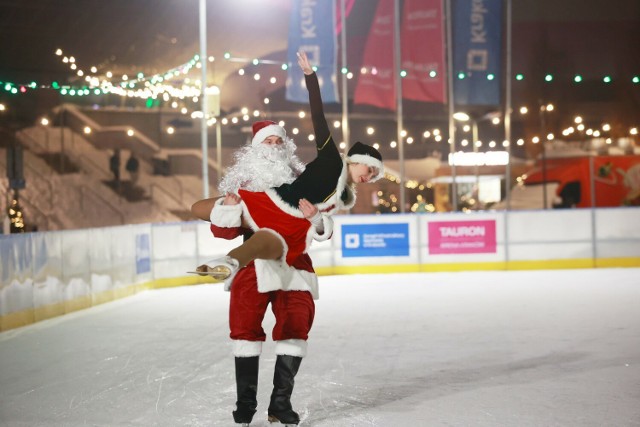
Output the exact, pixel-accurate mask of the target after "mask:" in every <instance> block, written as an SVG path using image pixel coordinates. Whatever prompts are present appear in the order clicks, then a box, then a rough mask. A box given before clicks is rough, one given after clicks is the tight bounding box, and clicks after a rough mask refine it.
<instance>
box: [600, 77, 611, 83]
mask: <svg viewBox="0 0 640 427" xmlns="http://www.w3.org/2000/svg"><path fill="white" fill-rule="evenodd" d="M602 81H603V82H605V83H611V76H604V78H603V79H602Z"/></svg>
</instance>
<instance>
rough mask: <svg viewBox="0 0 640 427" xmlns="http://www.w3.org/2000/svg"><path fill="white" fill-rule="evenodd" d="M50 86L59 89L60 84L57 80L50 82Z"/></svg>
mask: <svg viewBox="0 0 640 427" xmlns="http://www.w3.org/2000/svg"><path fill="white" fill-rule="evenodd" d="M51 87H52V88H54V89H60V84H59V83H58V82H53V83H51Z"/></svg>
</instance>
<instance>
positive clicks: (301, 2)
mask: <svg viewBox="0 0 640 427" xmlns="http://www.w3.org/2000/svg"><path fill="white" fill-rule="evenodd" d="M335 10H336V7H335V0H323V1H315V0H294V1H293V8H292V10H291V20H290V21H289V47H288V50H287V63H288V64H289V69H288V72H287V92H286V99H287V100H288V101H293V102H303V103H308V102H309V95H308V92H307V87H306V85H305V82H304V73H303V72H302V70H301V69H300V67H299V66H298V57H297V56H296V52H298V51H304V52H306V54H307V57H308V58H309V62H310V63H311V65H313V66H315V67H317V71H316V74H317V75H318V81H319V82H320V93H321V95H322V101H323V102H339V100H338V88H337V85H336V82H337V66H336V52H337V48H336V37H335V27H336V26H335V21H336V15H335Z"/></svg>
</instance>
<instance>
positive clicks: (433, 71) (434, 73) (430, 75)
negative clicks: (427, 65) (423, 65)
mask: <svg viewBox="0 0 640 427" xmlns="http://www.w3.org/2000/svg"><path fill="white" fill-rule="evenodd" d="M437 75H438V73H437V72H436V71H435V70H431V71H429V77H431V78H435V77H436V76H437Z"/></svg>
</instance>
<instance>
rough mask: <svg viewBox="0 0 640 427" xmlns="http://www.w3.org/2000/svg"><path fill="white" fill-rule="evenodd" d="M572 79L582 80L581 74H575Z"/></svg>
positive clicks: (578, 81)
mask: <svg viewBox="0 0 640 427" xmlns="http://www.w3.org/2000/svg"><path fill="white" fill-rule="evenodd" d="M573 81H574V82H576V83H580V82H581V81H582V76H581V75H580V74H576V75H575V77H574V78H573Z"/></svg>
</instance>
